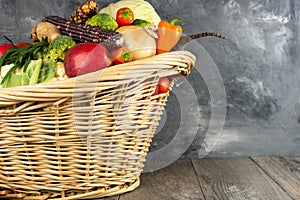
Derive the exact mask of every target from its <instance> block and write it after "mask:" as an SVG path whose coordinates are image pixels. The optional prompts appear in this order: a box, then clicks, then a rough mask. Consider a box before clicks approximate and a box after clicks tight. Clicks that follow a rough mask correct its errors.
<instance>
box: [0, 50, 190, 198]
mask: <svg viewBox="0 0 300 200" xmlns="http://www.w3.org/2000/svg"><path fill="white" fill-rule="evenodd" d="M195 59H196V58H195V56H194V55H193V54H191V53H190V52H187V51H176V52H170V53H165V54H161V55H157V56H154V57H151V58H148V59H144V60H139V61H134V62H131V63H128V64H122V65H117V66H113V67H110V68H107V69H104V70H101V71H98V72H94V73H90V74H86V75H83V76H80V77H77V78H72V79H66V80H63V81H57V82H51V83H45V84H38V85H33V86H22V87H14V88H2V89H0V198H17V199H18V198H19V199H85V198H98V197H103V196H111V195H116V194H121V193H124V192H128V191H131V190H134V189H135V188H136V187H138V186H139V183H140V182H139V177H140V174H141V172H142V170H143V166H144V162H145V159H146V155H147V152H148V150H149V147H150V144H151V140H152V138H153V135H154V133H155V131H156V127H157V126H158V123H159V120H160V116H161V114H162V112H163V109H164V106H165V105H166V102H167V98H168V94H160V95H155V96H152V93H153V91H154V90H155V87H156V85H157V82H158V78H159V77H163V76H168V77H170V78H171V79H172V80H173V82H172V83H174V82H175V81H176V80H177V79H178V78H179V76H180V74H183V75H188V74H189V73H190V71H191V69H192V67H193V66H194V64H195Z"/></svg>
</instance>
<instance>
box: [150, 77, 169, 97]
mask: <svg viewBox="0 0 300 200" xmlns="http://www.w3.org/2000/svg"><path fill="white" fill-rule="evenodd" d="M169 90H170V80H169V78H168V77H161V78H159V80H158V84H157V86H156V88H155V91H154V93H153V94H152V96H154V95H157V94H163V93H167V92H169Z"/></svg>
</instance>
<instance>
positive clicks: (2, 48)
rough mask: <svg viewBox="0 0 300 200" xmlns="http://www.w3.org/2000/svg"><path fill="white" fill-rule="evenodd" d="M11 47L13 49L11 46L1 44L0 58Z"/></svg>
mask: <svg viewBox="0 0 300 200" xmlns="http://www.w3.org/2000/svg"><path fill="white" fill-rule="evenodd" d="M11 47H13V45H12V44H1V45H0V58H1V57H2V55H3V54H4V53H5V52H6V51H7V50H8V49H10V48H11Z"/></svg>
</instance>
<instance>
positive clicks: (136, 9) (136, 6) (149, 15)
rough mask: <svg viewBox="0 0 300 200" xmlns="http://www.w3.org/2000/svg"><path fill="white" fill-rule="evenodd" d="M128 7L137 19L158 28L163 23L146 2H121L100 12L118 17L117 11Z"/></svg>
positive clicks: (135, 0)
mask: <svg viewBox="0 0 300 200" xmlns="http://www.w3.org/2000/svg"><path fill="white" fill-rule="evenodd" d="M124 7H128V8H130V9H131V10H132V11H133V14H134V17H135V19H143V20H146V21H148V22H150V23H151V24H153V25H155V26H157V25H158V23H159V22H160V21H161V19H160V16H159V15H158V14H157V12H156V11H155V9H154V8H153V6H152V5H151V4H150V3H149V2H147V1H144V0H134V1H132V0H121V1H118V2H116V3H111V4H109V5H108V6H107V7H105V8H103V9H102V10H100V13H107V14H109V15H110V16H112V17H114V18H115V17H116V15H117V11H118V10H119V9H120V8H124Z"/></svg>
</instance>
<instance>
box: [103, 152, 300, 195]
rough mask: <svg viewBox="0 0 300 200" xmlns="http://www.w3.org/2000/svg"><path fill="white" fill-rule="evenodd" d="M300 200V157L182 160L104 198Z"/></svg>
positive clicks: (144, 176)
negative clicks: (127, 190) (130, 188)
mask: <svg viewBox="0 0 300 200" xmlns="http://www.w3.org/2000/svg"><path fill="white" fill-rule="evenodd" d="M173 199H174V200H177V199H178V200H185V199H189V200H200V199H201V200H202V199H203V200H210V199H216V200H217V199H222V200H223V199H224V200H225V199H229V200H240V199H241V200H293V199H294V200H300V158H283V157H255V158H226V159H219V158H205V159H185V160H178V161H176V162H175V163H173V164H172V165H170V166H168V167H167V168H164V169H161V170H159V171H156V172H154V173H145V174H142V176H141V185H140V187H139V188H137V189H136V190H134V191H133V192H129V193H126V194H123V195H119V196H114V197H109V198H102V199H101V200H173Z"/></svg>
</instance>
